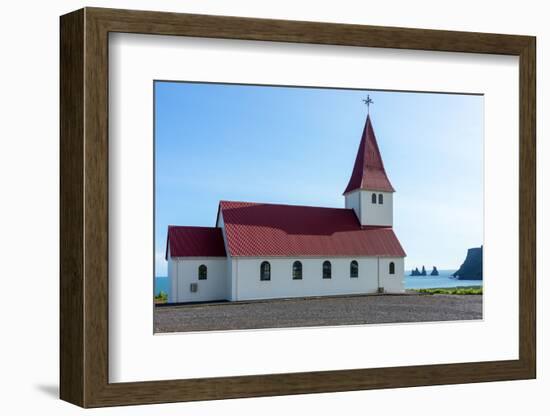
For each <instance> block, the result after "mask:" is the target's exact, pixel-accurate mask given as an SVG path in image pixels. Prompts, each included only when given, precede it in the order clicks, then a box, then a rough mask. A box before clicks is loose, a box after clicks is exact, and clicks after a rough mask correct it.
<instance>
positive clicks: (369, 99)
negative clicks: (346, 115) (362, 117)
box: [363, 94, 374, 114]
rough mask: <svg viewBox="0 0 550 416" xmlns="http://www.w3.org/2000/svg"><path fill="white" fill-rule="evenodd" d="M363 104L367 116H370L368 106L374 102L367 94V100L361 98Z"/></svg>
mask: <svg viewBox="0 0 550 416" xmlns="http://www.w3.org/2000/svg"><path fill="white" fill-rule="evenodd" d="M363 102H364V103H365V104H366V105H367V114H370V105H371V104H374V101H372V99H371V98H370V95H369V94H367V98H366V99H365V98H363Z"/></svg>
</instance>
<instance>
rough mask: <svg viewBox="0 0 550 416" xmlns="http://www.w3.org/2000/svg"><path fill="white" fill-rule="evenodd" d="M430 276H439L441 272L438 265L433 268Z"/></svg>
mask: <svg viewBox="0 0 550 416" xmlns="http://www.w3.org/2000/svg"><path fill="white" fill-rule="evenodd" d="M430 276H439V272H438V271H437V267H435V266H434V268H433V269H432V272H431V273H430Z"/></svg>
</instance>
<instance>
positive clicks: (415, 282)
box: [405, 269, 483, 289]
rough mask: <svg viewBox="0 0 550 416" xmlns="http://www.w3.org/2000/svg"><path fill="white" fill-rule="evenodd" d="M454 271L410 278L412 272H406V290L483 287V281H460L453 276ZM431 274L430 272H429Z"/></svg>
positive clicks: (440, 271)
mask: <svg viewBox="0 0 550 416" xmlns="http://www.w3.org/2000/svg"><path fill="white" fill-rule="evenodd" d="M454 272H456V269H453V270H439V276H429V275H428V276H409V274H410V270H408V271H405V289H432V288H440V287H457V286H483V280H458V279H455V278H454V277H452V276H451V275H452V274H453V273H454ZM428 273H430V271H428Z"/></svg>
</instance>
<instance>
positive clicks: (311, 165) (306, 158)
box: [155, 81, 483, 276]
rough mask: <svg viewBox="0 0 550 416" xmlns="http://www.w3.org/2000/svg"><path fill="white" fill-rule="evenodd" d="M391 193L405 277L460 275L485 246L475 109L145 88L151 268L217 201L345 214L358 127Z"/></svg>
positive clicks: (297, 92) (379, 96) (290, 91)
mask: <svg viewBox="0 0 550 416" xmlns="http://www.w3.org/2000/svg"><path fill="white" fill-rule="evenodd" d="M367 93H368V94H370V96H371V98H372V99H373V100H374V104H372V105H371V107H370V114H371V119H372V123H373V127H374V131H375V133H376V137H377V140H378V145H379V147H380V151H381V153H382V158H383V160H384V164H385V167H386V172H387V173H388V176H389V178H390V180H391V182H392V184H393V186H394V188H395V189H396V193H395V194H394V229H395V232H396V234H397V236H398V237H399V239H400V241H401V244H402V245H403V247H404V249H405V251H406V252H407V258H406V259H405V267H406V268H407V269H409V268H411V267H416V266H418V267H421V266H422V265H426V267H427V268H428V267H431V266H432V265H435V266H437V267H438V268H440V269H453V268H458V267H459V266H460V263H461V262H462V261H463V259H464V257H465V255H466V249H467V248H469V247H474V246H479V245H481V244H482V242H483V97H482V96H472V95H456V94H431V93H409V92H389V91H383V92H382V91H358V90H341V89H318V88H292V87H267V86H243V85H227V84H201V83H179V82H164V81H163V82H155V170H156V172H155V173H156V175H155V259H156V261H155V267H156V274H157V275H158V276H164V275H166V263H165V261H164V250H165V244H166V230H167V226H168V225H169V224H173V225H201V226H213V225H214V224H215V220H216V212H217V208H218V201H219V200H221V199H225V200H240V201H255V202H272V203H286V204H296V205H313V206H324V207H342V208H343V207H344V197H343V196H342V192H343V191H344V189H345V187H346V185H347V182H348V179H349V176H350V174H351V170H352V167H353V163H354V160H355V155H356V152H357V147H358V146H359V140H360V137H361V133H362V130H363V126H364V123H365V117H366V111H367V109H366V106H365V105H364V104H363V102H362V101H361V100H362V99H363V98H365V97H366V95H367Z"/></svg>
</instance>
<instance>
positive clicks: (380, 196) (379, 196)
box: [378, 194, 384, 204]
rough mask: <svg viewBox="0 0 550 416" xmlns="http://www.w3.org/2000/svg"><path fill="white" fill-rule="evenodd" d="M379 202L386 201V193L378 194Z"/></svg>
mask: <svg viewBox="0 0 550 416" xmlns="http://www.w3.org/2000/svg"><path fill="white" fill-rule="evenodd" d="M378 203H379V204H383V203H384V195H382V194H378Z"/></svg>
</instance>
